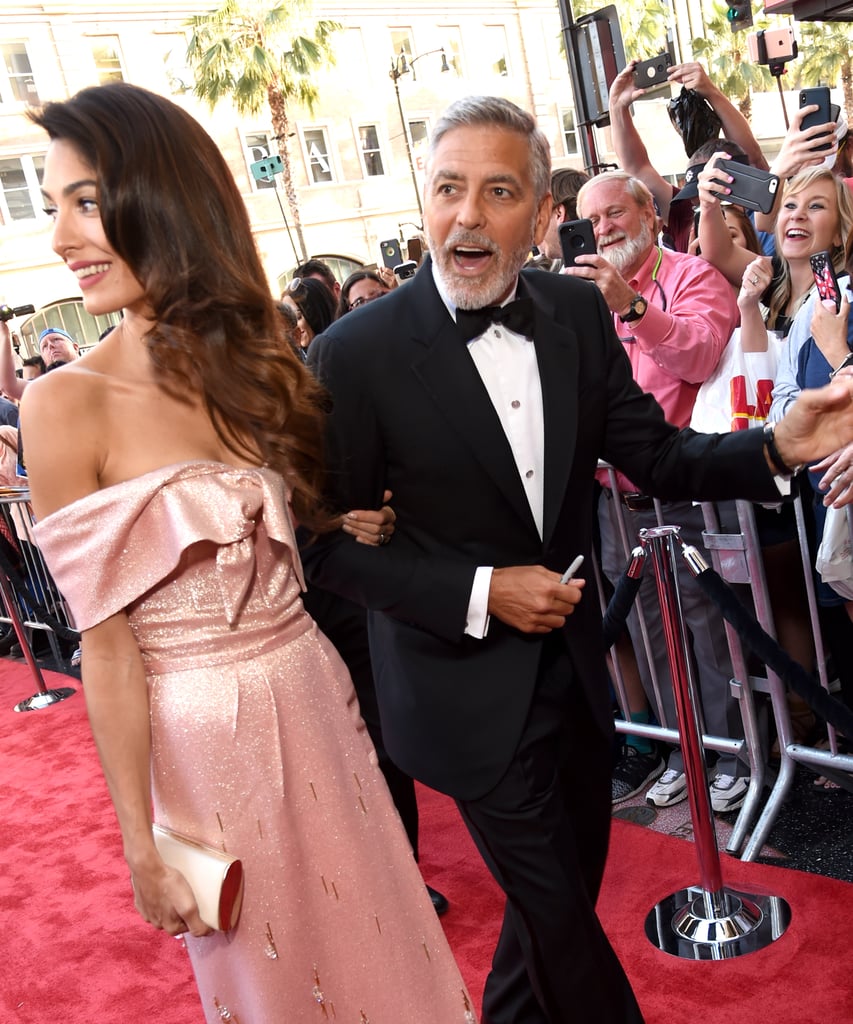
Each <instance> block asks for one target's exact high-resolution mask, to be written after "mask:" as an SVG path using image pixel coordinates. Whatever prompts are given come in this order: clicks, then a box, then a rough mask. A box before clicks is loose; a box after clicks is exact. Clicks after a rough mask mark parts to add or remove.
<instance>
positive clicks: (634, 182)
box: [578, 171, 657, 217]
mask: <svg viewBox="0 0 853 1024" xmlns="http://www.w3.org/2000/svg"><path fill="white" fill-rule="evenodd" d="M608 181H621V182H622V183H623V184H624V185H625V191H626V192H627V193H628V195H629V196H630V197H631V198H632V199H633V200H634V202H635V203H636V204H637V206H650V207H651V208H652V210H653V211H655V214H656V215H657V211H656V210H655V200H654V196H653V195H652V194H651V192H650V191H649V190H648V188H647V187H646V186H645V185H644V184H643V182H642V181H640V179H639V178H635V177H634V175H633V174H629V173H628V172H627V171H604V172H603V173H602V174H596V176H595V177H594V178H590V179H589V181H588V182H586V183H585V184H584V185H582V186H581V190H580V192H578V213H579V214H580V216H581V217H582V216H583V213H582V212H581V211H582V210H583V200H584V196H586V195H587V194H588V193H589V192H591V191H592V190H593V189H594V188H595V187H596V185H601V184H602V183H605V184H606V183H607V182H608Z"/></svg>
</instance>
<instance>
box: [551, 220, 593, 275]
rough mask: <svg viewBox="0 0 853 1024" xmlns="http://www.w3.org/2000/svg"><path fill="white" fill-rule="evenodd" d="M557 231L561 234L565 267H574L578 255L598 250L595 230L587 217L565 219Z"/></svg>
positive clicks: (589, 253) (585, 254)
mask: <svg viewBox="0 0 853 1024" xmlns="http://www.w3.org/2000/svg"><path fill="white" fill-rule="evenodd" d="M557 232H558V233H559V235H560V248H561V249H562V252H563V266H564V267H574V266H576V265H577V263H576V260H577V257H578V256H588V255H591V254H592V253H594V252H595V251H596V245H595V232H594V231H593V229H592V221H591V220H588V219H587V218H582V219H580V220H566V221H563V223H562V224H560V225H559V227H558V228H557Z"/></svg>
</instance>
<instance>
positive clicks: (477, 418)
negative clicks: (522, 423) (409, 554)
mask: <svg viewBox="0 0 853 1024" xmlns="http://www.w3.org/2000/svg"><path fill="white" fill-rule="evenodd" d="M405 287H407V288H411V289H412V290H413V292H414V294H413V295H412V299H413V300H414V301H413V302H412V304H411V307H410V308H411V309H412V310H413V312H414V313H415V318H414V321H413V323H412V324H411V326H410V330H411V335H412V337H413V339H414V341H415V345H416V351H415V354H414V358H413V360H412V364H411V365H412V372H413V373H414V374H415V376H416V378H417V379H418V380H419V381H420V383H421V384H422V386H423V387H424V388H425V389H426V391H427V392H428V394H429V395H430V397H431V399H432V400H433V401H434V402H435V404H436V406H437V407H438V409H439V411H440V412H441V414H442V415H443V416H444V417H445V419H446V420H447V421H448V422H449V423H450V424H451V425H452V427H453V428H454V430H455V431H456V433H457V434H458V436H459V442H460V444H461V445H464V446H465V447H466V448H467V449H468V450H469V452H470V453H471V455H472V456H473V457H474V458H475V459H476V460H477V462H478V463H479V464H480V465H481V466H482V468H483V469H484V470H485V472H486V473H487V474H488V475H489V476H490V477H491V478H492V480H494V482H495V483H496V484H497V485H498V487H499V488H500V489H501V491H502V492H503V494H504V495H505V497H506V499H507V501H508V502H509V503H510V504H511V505H512V507H513V508H514V509H515V511H516V512H517V514H518V516H519V518H520V519H521V520H522V522H523V523H524V525H525V526H526V527H527V528H529V529H530V530H532V531H533V532H534V534H537V535H538V532H537V530H536V523H535V521H534V519H533V513H532V512H531V511H530V504H529V502H528V500H527V494H526V493H525V490H524V486H523V484H522V482H521V477H520V476H519V473H518V467H517V466H516V464H515V459H514V457H513V454H512V449H511V448H510V445H509V441H508V440H507V438H506V434H504V431H503V427H502V426H501V422H500V419H499V418H498V414H497V412H495V408H494V406H493V405H492V402H491V399H490V398H489V393H488V391H487V390H486V388H485V385H484V384H483V381H482V380H481V378H480V374H479V373H478V372H477V367H476V366H475V365H474V361H473V359H472V358H471V355H470V353H469V352H468V346H467V345H466V344H465V342H464V340H463V339H462V337H461V334H460V332H459V329H458V328H457V326H456V324H455V323H454V321H453V319H452V317H451V316H450V314H449V313H448V311H447V308H446V307H445V305H444V303H443V302H442V300H441V297H440V296H439V294H438V292H437V291H436V288H435V283H434V282H433V279H432V271H431V269H430V266H429V263H428V262H427V263H426V264H425V265H424V266H423V267H422V268H421V270H420V271H419V272H418V274H417V276H416V277H415V280H414V281H412V282H411V284H409V285H406V286H405Z"/></svg>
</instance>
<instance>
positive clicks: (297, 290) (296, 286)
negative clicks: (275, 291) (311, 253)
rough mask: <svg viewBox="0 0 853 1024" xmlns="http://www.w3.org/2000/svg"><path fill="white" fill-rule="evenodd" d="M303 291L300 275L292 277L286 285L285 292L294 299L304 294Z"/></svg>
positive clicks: (303, 286) (303, 284) (303, 285)
mask: <svg viewBox="0 0 853 1024" xmlns="http://www.w3.org/2000/svg"><path fill="white" fill-rule="evenodd" d="M305 291H306V288H305V283H304V282H303V280H302V278H301V277H294V279H293V280H292V281H291V282H290V284H289V285H288V286H287V294H288V295H291V296H293V298H294V299H296V298H302V297H303V296H304V295H305Z"/></svg>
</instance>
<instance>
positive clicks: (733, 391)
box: [690, 327, 785, 434]
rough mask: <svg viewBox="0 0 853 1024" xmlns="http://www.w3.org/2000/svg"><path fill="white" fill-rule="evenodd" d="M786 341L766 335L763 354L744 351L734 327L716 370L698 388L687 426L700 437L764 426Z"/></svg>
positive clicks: (738, 329) (775, 336) (771, 333)
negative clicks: (699, 434)
mask: <svg viewBox="0 0 853 1024" xmlns="http://www.w3.org/2000/svg"><path fill="white" fill-rule="evenodd" d="M784 344H785V339H784V338H780V337H779V335H778V334H776V332H775V331H768V332H767V351H766V352H744V350H743V348H742V346H741V341H740V328H739V327H736V328H735V331H734V333H733V334H732V336H731V338H729V343H728V345H726V347H725V349H724V350H723V354H722V355H721V356H720V361H719V363H717V368H716V369H715V370H714V372H713V373H712V374H711V376H710V377H709V378H708V379H707V380H706V381H705V383H704V384H703V385H702V386H701V387H700V388H699V392H698V394H697V395H696V403H695V404H694V406H693V416H692V417H691V420H690V426H691V427H693V429H694V430H698V431H699V432H700V433H702V434H716V433H721V434H723V433H727V432H728V431H730V430H746V429H747V428H748V427H760V426H763V424H764V423H765V421H766V420H767V413H768V412H769V411H770V402H771V396H772V392H773V382H774V381H775V379H776V368H777V367H778V365H779V356H780V353H781V351H782V346H783V345H784Z"/></svg>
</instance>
